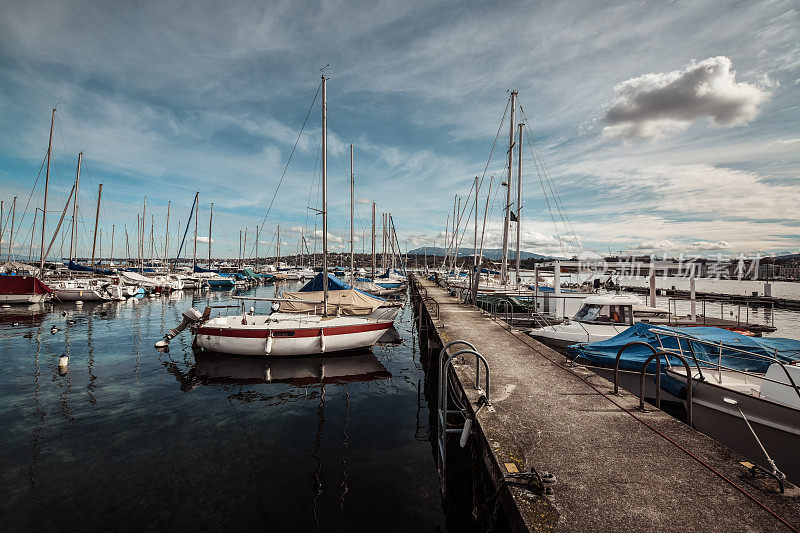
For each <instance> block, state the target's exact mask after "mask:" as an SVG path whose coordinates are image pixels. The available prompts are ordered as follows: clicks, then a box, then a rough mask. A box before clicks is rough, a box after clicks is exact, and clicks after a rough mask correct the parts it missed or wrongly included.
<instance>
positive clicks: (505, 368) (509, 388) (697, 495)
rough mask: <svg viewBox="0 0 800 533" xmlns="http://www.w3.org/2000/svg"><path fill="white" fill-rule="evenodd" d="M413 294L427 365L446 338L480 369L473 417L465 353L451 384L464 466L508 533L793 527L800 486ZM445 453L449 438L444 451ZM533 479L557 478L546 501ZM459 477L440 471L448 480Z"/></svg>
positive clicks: (465, 309)
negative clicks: (758, 474) (479, 476)
mask: <svg viewBox="0 0 800 533" xmlns="http://www.w3.org/2000/svg"><path fill="white" fill-rule="evenodd" d="M411 286H412V288H411V290H412V296H413V305H414V306H415V312H416V313H417V320H418V324H419V326H420V342H421V344H423V345H424V346H427V348H428V354H429V356H430V357H431V363H430V364H431V366H433V365H434V364H438V361H439V351H440V350H441V348H442V347H443V346H444V345H446V344H447V343H449V342H452V341H455V340H462V341H467V342H470V343H472V344H473V345H474V346H475V348H476V349H477V351H478V352H479V353H480V354H481V355H482V356H483V357H485V359H486V361H487V362H488V365H489V367H490V378H491V381H490V386H489V391H488V394H487V395H488V396H489V402H490V404H491V405H490V406H489V407H484V408H480V397H481V395H483V394H486V391H481V390H476V386H475V385H476V384H475V378H476V376H475V373H476V368H475V365H476V364H477V361H476V359H475V358H474V357H469V356H466V355H465V356H463V357H464V358H463V361H462V362H461V363H460V364H457V365H454V366H453V367H452V369H451V370H450V371H449V374H448V375H449V376H450V381H451V382H452V384H453V387H452V388H453V389H454V391H455V394H457V395H460V396H461V401H462V402H463V403H464V407H465V410H466V411H467V412H468V416H469V417H470V418H471V419H472V420H474V422H473V424H472V431H471V436H470V442H471V446H473V447H474V453H473V456H474V457H479V458H480V460H476V461H475V462H476V463H482V464H479V465H478V464H476V465H473V467H474V468H476V469H482V470H483V471H484V474H485V478H488V479H489V480H490V483H491V484H492V486H493V491H490V493H492V492H493V494H490V496H489V498H494V499H496V501H497V502H498V503H497V505H501V506H502V510H503V516H504V520H505V521H506V522H507V523H508V525H509V526H510V528H511V529H512V530H513V531H640V530H645V529H646V530H677V529H688V530H694V531H724V532H730V531H781V530H788V531H791V530H796V528H800V489H798V488H796V487H794V486H792V485H790V484H787V486H786V492H785V493H784V494H780V493H779V490H778V484H777V483H776V482H775V481H774V480H773V479H770V478H758V479H756V478H752V477H751V476H750V474H749V472H748V470H747V469H746V467H745V466H743V465H742V464H740V462H743V461H746V458H744V457H740V456H738V455H737V454H736V453H735V452H733V451H731V450H730V449H728V448H726V447H724V446H722V445H721V444H719V443H718V442H716V441H714V440H712V439H710V438H708V437H706V436H704V435H702V434H701V433H699V432H697V431H695V430H693V429H692V428H691V427H689V426H688V425H686V424H685V423H684V422H682V421H680V420H678V419H676V418H674V417H672V416H670V415H668V414H666V413H664V412H662V411H659V410H657V409H655V407H652V406H650V407H649V409H648V410H647V411H645V412H643V411H640V410H639V409H638V407H639V400H638V398H637V397H635V396H633V395H631V394H628V393H627V392H624V391H622V392H621V394H620V395H613V394H612V389H613V386H612V384H611V383H609V382H608V381H607V380H605V379H603V378H601V377H599V376H597V375H595V374H594V373H592V372H591V371H589V370H588V369H585V368H582V367H575V366H569V365H567V364H566V363H565V361H564V357H563V356H561V355H559V354H558V353H556V352H555V351H553V350H551V349H549V348H547V347H545V346H544V345H543V344H541V343H539V342H537V341H535V340H533V339H532V338H530V337H529V336H527V335H525V334H523V333H522V332H520V331H518V330H515V329H513V328H510V327H509V326H508V325H506V324H505V323H504V322H502V321H499V320H493V319H492V318H491V317H490V316H489V315H488V314H487V313H484V312H482V311H481V310H479V309H478V308H476V307H474V306H472V305H469V304H465V303H462V302H460V301H459V300H458V299H456V298H454V297H451V296H450V295H449V293H448V292H447V291H446V290H444V289H441V288H439V287H437V286H436V285H435V284H433V283H432V282H429V281H425V280H420V279H418V278H415V279H414V280H413V281H412V284H411ZM463 348H464V346H463V345H462V346H454V347H452V348H451V349H450V350H449V352H448V353H450V354H453V353H455V352H456V351H458V350H460V349H463ZM481 383H483V378H481ZM451 394H453V393H451ZM476 411H477V414H476ZM452 418H453V419H455V417H452ZM453 433H456V432H455V431H453ZM453 447H456V448H457V447H458V435H451V436H450V438H449V444H448V445H447V446H446V447H445V449H448V448H450V449H452V448H453ZM532 470H535V471H536V472H538V473H539V474H543V473H544V472H549V473H551V474H553V475H554V476H555V484H554V485H552V487H551V488H550V489H548V491H550V490H551V491H552V493H551V494H547V493H543V492H542V491H539V490H536V487H535V484H534V485H531V484H530V483H527V482H526V479H529V476H528V477H526V475H525V473H528V472H531V471H532ZM520 474H521V475H520ZM459 475H463V474H462V473H460V472H459V471H458V465H457V464H452V463H448V466H447V476H456V477H457V476H459ZM446 481H447V480H446V479H445V480H443V484H444V486H446ZM445 497H446V495H445ZM476 505H477V506H482V507H490V506H491V505H493V504H492V503H491V502H487V501H484V502H482V503H481V502H479V503H477V504H476Z"/></svg>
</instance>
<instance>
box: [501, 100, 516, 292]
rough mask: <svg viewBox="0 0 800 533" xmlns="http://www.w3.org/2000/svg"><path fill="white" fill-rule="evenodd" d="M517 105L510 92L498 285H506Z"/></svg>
mask: <svg viewBox="0 0 800 533" xmlns="http://www.w3.org/2000/svg"><path fill="white" fill-rule="evenodd" d="M516 104H517V91H511V120H510V121H509V128H508V178H507V179H506V206H505V212H506V214H505V219H504V222H503V262H502V263H501V267H500V283H501V284H502V285H506V284H508V226H509V224H510V223H511V205H512V204H511V178H512V177H513V176H512V174H511V172H512V166H513V164H514V110H515V109H516Z"/></svg>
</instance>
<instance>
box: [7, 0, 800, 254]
mask: <svg viewBox="0 0 800 533" xmlns="http://www.w3.org/2000/svg"><path fill="white" fill-rule="evenodd" d="M798 11H799V10H798V8H797V3H796V2H794V1H782V0H776V1H769V2H742V3H734V2H729V1H722V2H702V1H698V2H682V1H681V2H679V1H675V2H628V3H617V4H609V3H600V2H595V3H593V4H591V5H590V4H589V3H587V2H574V3H571V2H541V3H534V2H523V3H519V4H516V3H500V4H498V3H493V2H492V3H489V2H476V3H474V4H471V3H469V2H446V3H438V4H437V3H434V2H417V1H413V0H411V1H406V2H398V1H390V2H378V1H374V0H373V1H367V2H352V1H349V2H323V3H319V2H313V3H306V2H301V1H297V0H291V1H286V2H263V1H261V2H236V1H226V2H216V3H204V2H199V1H191V2H164V1H158V2H147V1H141V2H99V1H94V2H91V1H74V0H61V1H59V2H53V1H51V2H37V1H35V0H25V1H14V0H6V1H4V2H2V4H0V87H2V91H0V197H2V199H4V200H5V201H6V205H8V203H10V201H11V198H12V197H13V196H18V197H19V200H18V217H19V215H20V213H21V212H22V211H24V210H25V204H26V203H28V198H29V196H30V195H31V188H32V187H33V184H34V182H35V181H36V179H37V175H39V173H40V167H41V164H42V161H43V158H44V156H45V153H46V149H47V136H48V128H49V121H50V110H51V108H52V107H53V106H54V105H55V104H58V112H57V121H56V125H55V132H54V136H53V156H54V166H53V170H52V171H51V185H52V187H51V192H52V194H51V196H50V199H49V203H48V211H49V212H50V213H49V214H48V225H49V228H50V230H52V229H53V228H54V227H55V225H56V224H57V222H58V217H59V215H60V213H59V212H60V210H61V208H62V207H63V204H64V202H65V201H66V198H67V195H68V194H69V189H70V187H71V183H72V181H73V180H74V174H75V167H76V162H77V154H78V152H79V151H81V150H83V151H84V159H83V161H84V166H83V171H82V175H81V190H80V195H79V204H80V219H81V220H80V222H79V235H80V236H81V247H82V253H83V254H86V253H89V252H88V248H89V246H90V244H91V233H92V229H93V224H94V206H95V203H96V195H97V185H98V184H99V183H103V184H104V185H103V201H102V204H101V207H102V209H101V216H100V218H101V227H102V229H103V232H104V244H103V246H104V249H105V250H107V249H108V248H107V247H108V246H109V245H110V244H109V241H110V238H109V236H110V234H111V230H112V225H114V227H115V231H116V233H115V235H116V239H115V246H116V250H120V249H121V248H123V247H124V231H125V228H127V231H128V233H129V237H130V240H131V242H132V241H133V239H134V235H135V231H136V230H135V227H136V213H137V211H138V212H141V209H142V204H143V201H144V196H145V195H147V202H148V206H147V213H148V214H147V219H148V228H147V230H146V231H147V233H148V236H149V231H150V228H149V225H150V220H151V215H150V214H151V213H152V214H153V215H154V216H155V228H154V234H155V235H156V236H161V237H158V239H159V240H160V242H161V243H162V244H161V247H162V248H163V240H161V239H163V234H164V227H165V219H166V212H167V202H168V201H171V202H172V210H171V215H170V250H171V252H170V253H174V250H175V248H176V247H177V241H178V237H177V235H178V234H179V228H178V224H179V223H180V224H182V225H183V229H185V224H186V220H187V217H188V214H189V209H190V206H191V203H192V200H193V197H194V194H195V192H196V191H199V192H200V228H201V230H200V233H201V234H203V235H205V234H206V233H207V226H208V215H209V204H210V203H211V202H214V230H213V239H214V247H215V248H214V255H220V256H221V255H228V256H235V255H236V254H237V253H238V239H239V231H240V230H242V229H244V228H245V227H247V228H248V253H249V254H252V252H253V249H252V247H251V245H252V244H253V242H254V240H255V239H254V236H253V233H254V231H255V230H254V228H255V227H256V226H259V225H261V224H262V222H263V226H261V228H262V229H261V233H260V237H261V238H260V240H261V241H262V242H263V243H264V244H262V247H263V248H266V247H269V248H271V247H272V246H274V242H275V229H276V225H277V224H281V230H282V231H281V241H283V242H285V243H286V245H285V248H284V250H289V251H291V250H294V249H296V246H297V241H298V235H299V231H300V228H305V229H304V231H305V232H306V234H311V233H313V232H314V222H315V218H316V217H315V215H314V212H313V211H311V210H309V209H308V207H309V206H310V207H317V206H318V205H319V200H318V198H319V146H320V135H319V126H320V110H319V98H318V97H317V100H316V103H315V104H314V108H313V109H312V110H311V115H310V117H309V119H308V122H307V124H306V127H305V131H304V132H303V135H302V136H301V138H300V141H299V143H298V145H297V150H296V152H295V154H294V157H293V159H292V161H291V164H290V165H289V166H288V169H287V170H286V173H285V177H284V178H283V181H282V183H281V185H280V188H277V187H278V183H279V182H280V180H281V177H282V175H283V172H284V168H285V167H286V163H287V160H288V159H289V155H290V152H291V151H292V147H293V145H294V143H295V140H296V138H297V135H298V132H299V130H300V126H301V125H302V124H303V122H304V120H305V118H306V114H307V113H308V111H309V107H310V106H311V103H312V101H313V100H314V98H315V94H316V92H317V88H318V86H319V78H320V68H321V67H322V66H323V65H326V64H330V65H331V66H330V68H329V70H328V75H329V76H330V81H329V83H328V105H329V119H330V124H329V152H328V154H329V167H328V168H329V184H330V189H331V192H330V205H329V208H330V211H331V217H330V228H331V233H332V236H333V238H334V239H333V240H334V241H336V242H334V246H341V245H342V244H341V241H342V234H343V232H345V231H346V230H347V228H348V227H349V226H348V221H347V210H348V201H349V200H348V186H347V179H348V173H349V161H348V160H349V154H348V151H349V144H350V143H353V144H354V145H355V153H356V155H355V161H356V165H355V167H356V169H355V174H356V181H357V186H356V189H357V192H356V196H357V198H358V199H359V200H360V201H359V203H358V209H357V214H358V220H357V221H356V228H357V232H358V233H360V234H361V235H363V233H364V232H365V231H366V232H368V227H369V226H368V216H369V210H370V202H371V201H375V202H377V204H378V211H379V212H381V211H391V212H392V214H393V217H394V220H395V223H396V226H397V229H398V234H399V238H400V240H401V241H402V242H403V243H404V246H405V243H408V245H409V247H415V246H420V245H424V244H427V245H432V244H433V243H434V241H436V243H437V244H441V242H442V236H441V233H442V231H443V229H444V227H445V221H446V218H447V216H448V213H451V212H452V206H453V198H454V195H456V194H461V195H463V196H464V202H465V203H466V196H467V194H468V193H469V189H470V186H471V184H472V180H473V179H474V177H475V176H476V175H483V172H484V168H487V160H488V156H489V151H490V149H491V147H492V143H493V141H494V139H495V135H496V134H497V131H498V127H499V125H500V121H501V118H502V117H503V113H504V109H505V106H506V103H507V99H508V94H509V93H508V91H509V90H510V89H516V90H518V91H519V95H520V102H521V104H522V106H523V108H524V110H525V115H526V117H527V125H526V127H527V128H528V129H527V130H526V137H528V133H530V134H531V135H532V137H533V140H534V141H535V146H534V145H529V144H528V142H525V143H524V151H523V158H524V159H523V169H524V171H525V175H524V188H525V191H524V203H525V219H524V223H523V248H524V249H527V250H530V251H538V252H546V253H558V254H560V253H570V252H572V251H574V250H594V251H597V252H601V253H608V251H613V252H617V251H620V250H628V251H637V252H642V253H647V252H657V253H659V254H661V253H670V254H672V253H680V252H684V253H700V254H707V255H708V254H716V253H720V252H721V253H725V254H733V253H739V252H745V253H756V252H759V253H776V252H795V251H798V250H800V213H799V212H798V209H797V206H798V199H799V198H800V128H798V124H800V13H799V12H798ZM517 118H519V117H517ZM506 128H507V123H506V124H504V125H503V131H502V133H501V135H500V141H499V146H498V148H496V149H495V153H494V156H493V158H492V160H491V161H489V163H488V170H487V173H486V176H487V177H486V181H485V183H484V186H483V188H482V190H481V196H482V197H483V199H482V202H485V200H486V198H485V195H486V193H487V188H488V181H489V177H490V176H492V175H494V176H497V177H498V178H499V177H500V176H501V175H502V172H503V170H502V169H503V167H504V165H505V163H504V160H503V159H504V154H505V151H506V146H505V144H506V143H507V130H506ZM528 138H530V137H528ZM534 150H538V151H539V152H540V153H541V155H542V156H543V160H544V163H545V164H546V170H547V172H546V173H545V172H544V168H545V167H543V166H542V162H541V160H537V161H536V162H534V159H533V153H534ZM537 153H538V152H537ZM536 164H538V165H539V166H538V168H539V171H540V173H541V175H542V178H544V176H545V175H546V176H548V177H549V179H550V181H549V182H548V181H547V180H544V179H542V180H541V181H540V177H539V176H540V174H537V172H536V170H537V166H536ZM498 181H499V180H498V179H497V178H496V179H495V181H494V184H493V189H494V191H493V193H492V198H491V202H490V208H489V211H490V218H489V221H488V224H487V229H488V235H487V244H488V245H489V246H495V245H497V244H499V240H500V234H501V232H500V230H499V228H500V219H501V212H500V210H501V203H502V201H501V200H500V196H499V194H497V192H500V191H501V189H500V188H499V187H498ZM42 182H43V176H42V177H41V178H40V179H39V183H38V185H37V187H36V191H35V192H34V195H33V197H32V199H31V200H30V204H29V205H28V208H27V214H26V218H25V220H24V222H23V223H22V225H21V230H20V232H19V233H16V234H15V236H14V241H15V242H19V243H21V245H20V246H21V248H24V249H25V253H27V247H28V246H29V240H30V226H31V222H32V212H33V210H34V206H35V205H37V200H38V201H39V202H40V198H41V191H42ZM551 186H552V187H551ZM543 189H544V190H545V191H547V195H546V196H545V195H544V194H543ZM276 190H277V194H276ZM553 193H557V195H558V197H557V198H556V197H555V196H554V194H553ZM273 197H274V198H275V199H274V203H273V204H272V208H271V210H270V212H269V215H268V217H267V218H266V221H265V219H264V217H265V214H266V213H267V209H268V207H269V206H270V203H271V202H272V200H273ZM470 202H471V200H470ZM39 205H40V203H39ZM548 205H549V207H550V208H548ZM562 205H563V212H564V213H565V214H566V217H568V218H563V219H562V216H563V214H562V212H560V211H559V210H558V209H556V207H557V206H562ZM551 210H552V215H551ZM56 211H59V212H56ZM7 214H8V211H6V215H7ZM17 224H18V225H19V218H18V219H17ZM470 224H472V223H471V222H470ZM183 229H181V230H180V233H182V231H183ZM48 233H49V231H48ZM7 238H8V233H6V234H5V236H4V240H6V241H7ZM469 238H470V237H465V243H464V244H465V245H466V244H467V241H468V240H469ZM37 239H38V237H37ZM49 239H50V236H49V235H48V241H49ZM205 240H206V241H207V238H206V239H205ZM344 240H345V241H346V240H347V236H346V235H345V238H344ZM57 242H58V243H59V244H60V242H61V241H60V240H57ZM22 243H24V244H22ZM59 244H57V246H58V245H59ZM362 245H363V243H362V240H361V238H359V241H358V242H357V244H356V248H357V249H359V250H360V249H361V246H362ZM203 246H207V245H206V244H203ZM263 248H262V250H263ZM116 250H115V251H116ZM205 253H207V248H204V249H203V255H205ZM117 255H119V252H117Z"/></svg>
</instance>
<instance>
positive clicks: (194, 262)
mask: <svg viewBox="0 0 800 533" xmlns="http://www.w3.org/2000/svg"><path fill="white" fill-rule="evenodd" d="M194 202H195V204H196V205H197V210H196V211H195V212H194V251H192V274H194V269H195V268H196V267H197V219H198V218H200V217H199V216H197V215H199V214H200V191H197V192H196V193H195V194H194Z"/></svg>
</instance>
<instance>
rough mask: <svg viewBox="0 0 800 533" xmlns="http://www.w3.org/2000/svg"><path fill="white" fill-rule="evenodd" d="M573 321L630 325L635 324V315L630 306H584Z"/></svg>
mask: <svg viewBox="0 0 800 533" xmlns="http://www.w3.org/2000/svg"><path fill="white" fill-rule="evenodd" d="M572 319H573V320H575V321H576V322H590V323H594V324H627V325H630V324H632V323H633V313H632V310H631V306H629V305H601V304H584V305H583V307H581V308H580V309H579V310H578V312H577V313H575V316H574V317H573V318H572Z"/></svg>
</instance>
